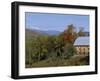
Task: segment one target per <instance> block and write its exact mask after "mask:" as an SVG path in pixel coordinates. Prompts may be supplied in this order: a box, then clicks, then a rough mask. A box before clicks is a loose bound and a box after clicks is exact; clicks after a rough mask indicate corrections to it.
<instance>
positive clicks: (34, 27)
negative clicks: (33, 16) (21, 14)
mask: <svg viewBox="0 0 100 81" xmlns="http://www.w3.org/2000/svg"><path fill="white" fill-rule="evenodd" d="M32 29H36V30H39V29H40V28H39V27H37V26H32Z"/></svg>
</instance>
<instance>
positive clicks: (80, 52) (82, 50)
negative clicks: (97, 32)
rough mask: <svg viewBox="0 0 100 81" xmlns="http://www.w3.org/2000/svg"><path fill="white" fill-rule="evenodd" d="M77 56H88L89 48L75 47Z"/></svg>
mask: <svg viewBox="0 0 100 81" xmlns="http://www.w3.org/2000/svg"><path fill="white" fill-rule="evenodd" d="M75 48H76V51H77V54H78V55H88V54H89V46H75Z"/></svg>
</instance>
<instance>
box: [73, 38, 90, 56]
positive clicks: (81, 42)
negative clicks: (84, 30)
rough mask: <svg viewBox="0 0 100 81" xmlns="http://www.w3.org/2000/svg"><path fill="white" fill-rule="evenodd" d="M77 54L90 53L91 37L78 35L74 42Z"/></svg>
mask: <svg viewBox="0 0 100 81" xmlns="http://www.w3.org/2000/svg"><path fill="white" fill-rule="evenodd" d="M74 46H75V49H76V51H77V54H82V55H88V54H89V37H88V36H85V37H78V38H77V39H76V40H75V42H74Z"/></svg>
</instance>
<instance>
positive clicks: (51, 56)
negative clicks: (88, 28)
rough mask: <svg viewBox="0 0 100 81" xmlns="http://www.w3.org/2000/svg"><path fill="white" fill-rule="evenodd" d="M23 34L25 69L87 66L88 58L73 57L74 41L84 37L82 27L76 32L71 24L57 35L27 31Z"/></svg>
mask: <svg viewBox="0 0 100 81" xmlns="http://www.w3.org/2000/svg"><path fill="white" fill-rule="evenodd" d="M25 34H26V35H25V67H26V68H34V67H57V66H77V65H88V57H89V56H86V57H73V56H74V55H75V54H76V50H75V47H74V46H73V44H74V42H75V40H76V39H77V38H78V37H80V36H86V33H84V28H83V27H80V28H79V31H78V32H77V31H76V28H75V27H74V25H73V24H71V25H68V26H67V27H66V28H65V30H64V31H63V32H61V33H59V34H58V35H46V34H41V33H38V32H33V31H27V30H26V33H25Z"/></svg>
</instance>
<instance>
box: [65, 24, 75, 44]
mask: <svg viewBox="0 0 100 81" xmlns="http://www.w3.org/2000/svg"><path fill="white" fill-rule="evenodd" d="M76 38H77V33H76V31H75V27H74V26H73V24H71V25H68V27H67V29H65V30H64V40H66V41H67V42H69V43H72V44H73V43H74V41H75V39H76Z"/></svg>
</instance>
